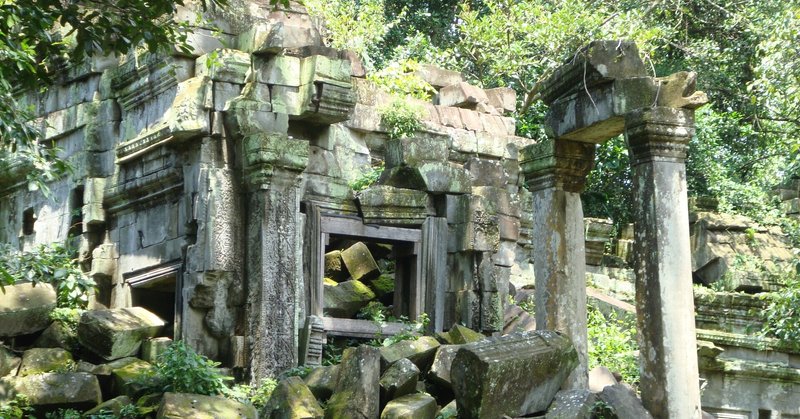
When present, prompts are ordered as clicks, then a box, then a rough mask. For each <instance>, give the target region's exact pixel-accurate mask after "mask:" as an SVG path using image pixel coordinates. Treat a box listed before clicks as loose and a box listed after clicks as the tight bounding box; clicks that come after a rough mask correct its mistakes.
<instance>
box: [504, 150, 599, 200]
mask: <svg viewBox="0 0 800 419" xmlns="http://www.w3.org/2000/svg"><path fill="white" fill-rule="evenodd" d="M593 162H594V144H589V143H582V142H577V141H568V140H553V139H549V138H548V139H546V140H544V141H541V142H539V143H537V144H533V145H530V146H527V147H525V148H523V149H522V150H521V151H520V167H521V169H522V172H523V173H524V175H525V185H526V188H527V189H528V190H530V191H538V190H541V189H545V188H558V189H563V190H565V191H567V192H582V191H583V188H584V186H585V184H586V175H587V174H588V173H589V171H590V170H591V169H592V164H593Z"/></svg>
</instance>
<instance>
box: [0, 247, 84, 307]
mask: <svg viewBox="0 0 800 419" xmlns="http://www.w3.org/2000/svg"><path fill="white" fill-rule="evenodd" d="M72 254H73V253H72V250H71V249H69V248H68V247H66V246H63V245H61V244H51V245H49V246H45V245H40V246H39V247H37V248H36V249H34V250H31V251H27V252H20V251H17V250H16V249H13V248H12V247H11V246H9V245H7V244H0V288H2V287H3V285H12V284H14V283H17V282H22V281H30V282H33V283H34V284H37V283H39V282H44V283H49V284H52V285H53V287H55V289H56V293H57V296H58V299H57V304H58V306H59V307H66V308H86V304H87V303H88V302H89V293H90V292H91V291H92V290H93V288H94V286H95V283H94V281H93V280H92V279H91V278H89V277H87V276H86V275H84V274H83V272H82V271H81V269H80V267H79V266H78V263H77V260H76V259H74V258H73V257H72Z"/></svg>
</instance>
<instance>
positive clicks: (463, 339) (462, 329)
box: [439, 324, 486, 345]
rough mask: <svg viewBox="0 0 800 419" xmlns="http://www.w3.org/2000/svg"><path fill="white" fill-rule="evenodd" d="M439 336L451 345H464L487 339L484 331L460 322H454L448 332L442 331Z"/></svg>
mask: <svg viewBox="0 0 800 419" xmlns="http://www.w3.org/2000/svg"><path fill="white" fill-rule="evenodd" d="M439 337H440V338H441V340H442V341H443V342H445V343H447V344H450V345H463V344H465V343H472V342H478V341H481V340H484V339H486V336H484V335H483V334H482V333H480V332H476V331H474V330H472V329H470V328H469V327H467V326H462V325H460V324H454V325H453V327H451V328H450V330H449V331H447V333H440V334H439Z"/></svg>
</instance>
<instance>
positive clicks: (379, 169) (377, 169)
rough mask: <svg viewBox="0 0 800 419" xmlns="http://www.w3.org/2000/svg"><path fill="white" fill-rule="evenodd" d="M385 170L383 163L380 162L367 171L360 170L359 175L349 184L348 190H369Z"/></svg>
mask: <svg viewBox="0 0 800 419" xmlns="http://www.w3.org/2000/svg"><path fill="white" fill-rule="evenodd" d="M385 169H386V167H385V166H384V164H383V161H381V162H380V163H379V164H378V165H377V166H372V167H370V168H369V169H366V170H362V171H361V175H360V176H359V177H357V178H355V179H353V181H352V182H350V189H352V190H354V191H356V192H358V191H363V190H364V189H367V188H369V187H370V186H372V185H373V184H375V182H377V181H378V179H380V178H381V175H382V174H383V171H384V170H385Z"/></svg>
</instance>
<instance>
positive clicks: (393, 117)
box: [378, 99, 423, 140]
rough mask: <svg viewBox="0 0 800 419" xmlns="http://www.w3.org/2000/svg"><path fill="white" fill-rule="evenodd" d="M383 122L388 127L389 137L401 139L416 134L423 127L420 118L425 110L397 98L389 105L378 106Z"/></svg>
mask: <svg viewBox="0 0 800 419" xmlns="http://www.w3.org/2000/svg"><path fill="white" fill-rule="evenodd" d="M378 113H379V114H380V116H381V124H383V125H384V126H385V127H386V131H387V134H388V135H389V139H392V140H401V139H403V138H408V137H411V136H413V135H414V133H416V132H417V131H419V130H420V129H421V128H422V122H420V119H421V118H422V115H423V110H422V109H421V108H419V107H418V106H416V105H413V104H410V103H407V102H406V101H404V100H401V99H396V100H394V101H392V102H391V103H389V105H387V106H382V107H380V108H378Z"/></svg>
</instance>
